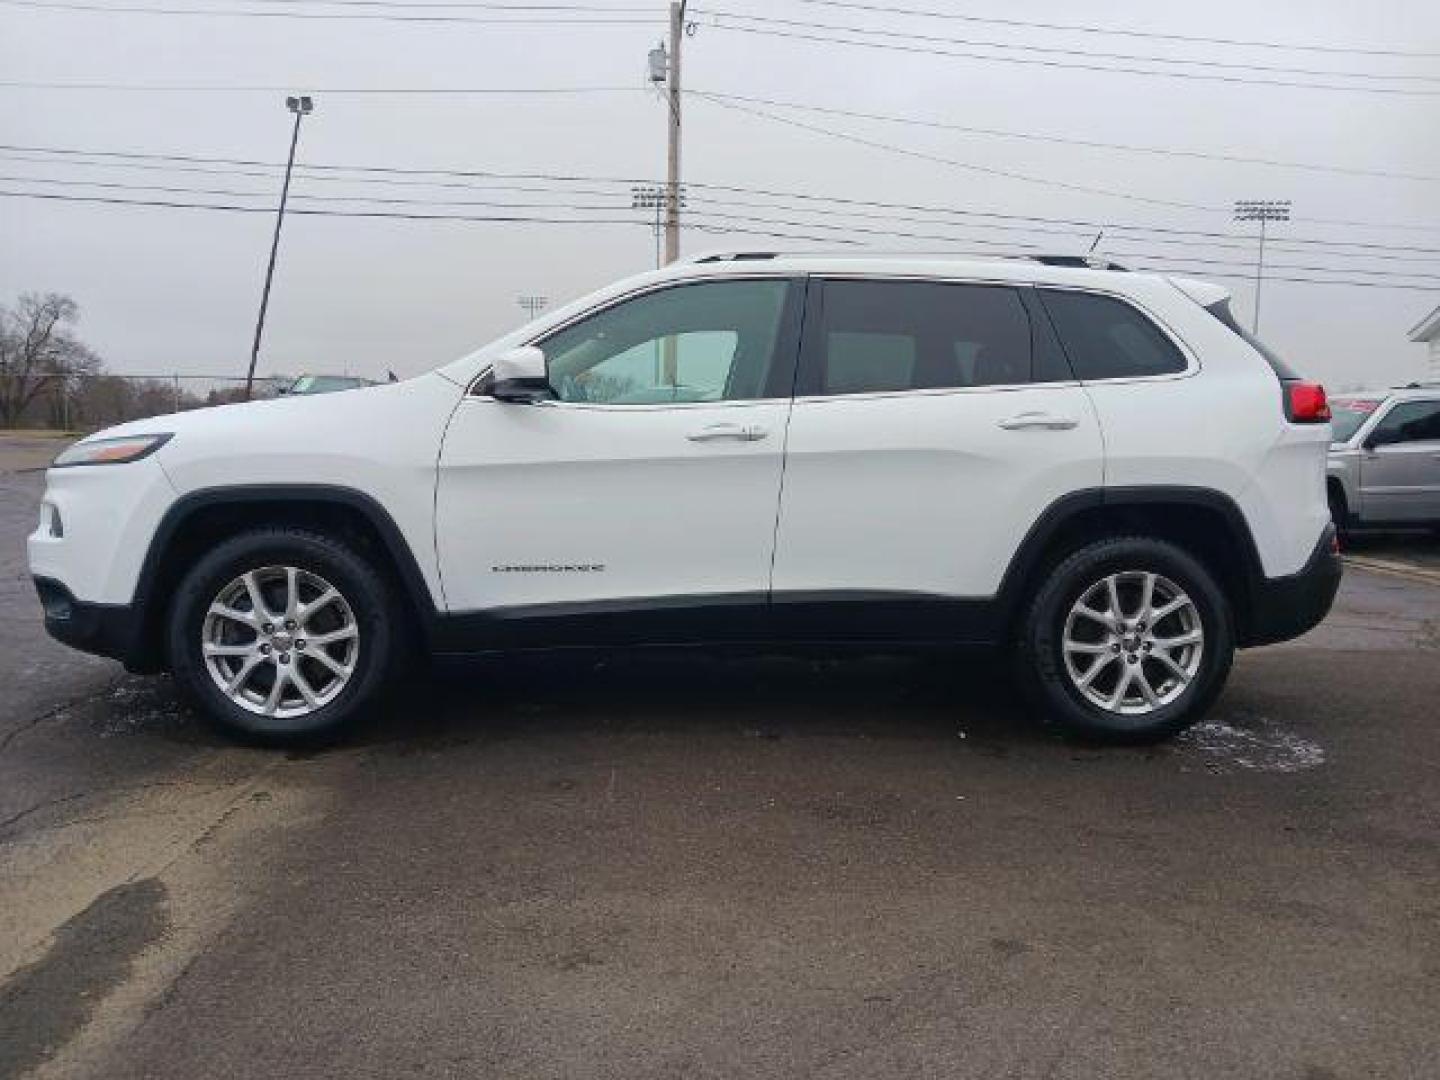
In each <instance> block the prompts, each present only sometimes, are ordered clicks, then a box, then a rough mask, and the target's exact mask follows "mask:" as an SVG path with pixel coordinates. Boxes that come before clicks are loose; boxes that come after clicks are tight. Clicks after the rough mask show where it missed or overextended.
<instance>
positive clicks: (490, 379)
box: [481, 345, 555, 405]
mask: <svg viewBox="0 0 1440 1080" xmlns="http://www.w3.org/2000/svg"><path fill="white" fill-rule="evenodd" d="M481 392H482V393H485V394H488V395H490V396H491V397H493V398H494V399H495V400H496V401H510V402H517V403H520V404H525V405H533V404H534V403H535V402H537V401H552V400H554V398H555V391H554V390H553V389H552V388H551V386H550V380H549V379H548V378H547V377H546V375H545V354H544V353H543V352H541V351H540V350H539V349H537V348H536V347H535V346H534V345H521V346H520V347H519V348H515V349H511V350H510V351H509V352H507V353H505V354H504V355H502V356H500V357H499V358H498V359H497V360H496V361H495V363H494V364H493V365H492V366H491V368H490V374H489V375H488V376H487V377H486V379H485V384H484V385H483V386H482V387H481Z"/></svg>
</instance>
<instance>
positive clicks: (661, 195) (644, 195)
mask: <svg viewBox="0 0 1440 1080" xmlns="http://www.w3.org/2000/svg"><path fill="white" fill-rule="evenodd" d="M676 201H677V202H678V203H679V206H680V208H681V209H682V210H683V209H684V208H685V188H684V187H683V186H681V188H680V189H679V192H678V193H677V195H676ZM666 203H667V196H666V188H665V186H664V185H662V184H636V185H635V186H634V187H632V188H631V189H630V209H631V210H654V211H655V225H654V229H655V268H656V269H657V270H658V269H660V267H662V266H664V265H665V264H664V260H663V257H662V256H661V254H660V237H661V233H662V232H663V226H662V224H661V221H660V211H661V210H663V209H664V208H665V206H666Z"/></svg>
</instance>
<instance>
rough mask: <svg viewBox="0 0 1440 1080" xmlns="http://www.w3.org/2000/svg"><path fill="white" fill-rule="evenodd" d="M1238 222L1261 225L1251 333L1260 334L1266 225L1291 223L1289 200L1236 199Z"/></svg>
mask: <svg viewBox="0 0 1440 1080" xmlns="http://www.w3.org/2000/svg"><path fill="white" fill-rule="evenodd" d="M1235 220H1236V221H1258V222H1259V223H1260V252H1259V255H1258V256H1257V258H1256V260H1255V318H1254V320H1253V321H1252V323H1251V331H1252V332H1253V333H1255V334H1259V333H1260V282H1261V279H1262V278H1263V277H1264V275H1265V223H1266V222H1267V221H1289V220H1290V200H1289V199H1236V200H1235Z"/></svg>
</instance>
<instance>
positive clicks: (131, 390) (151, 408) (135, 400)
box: [0, 372, 293, 431]
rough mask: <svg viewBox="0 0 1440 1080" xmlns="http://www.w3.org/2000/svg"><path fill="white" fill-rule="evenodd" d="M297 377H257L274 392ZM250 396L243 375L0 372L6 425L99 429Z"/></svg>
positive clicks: (263, 393) (0, 412) (261, 387)
mask: <svg viewBox="0 0 1440 1080" xmlns="http://www.w3.org/2000/svg"><path fill="white" fill-rule="evenodd" d="M292 381H293V378H292V377H291V376H279V375H274V376H267V377H264V378H257V379H256V380H255V386H254V390H253V392H252V394H251V396H252V397H256V398H261V397H274V396H275V395H276V394H277V393H278V392H279V391H280V389H281V388H282V387H285V386H288V385H289V384H290V383H291V382H292ZM244 398H245V380H244V379H243V378H236V377H228V376H221V375H182V374H178V373H177V374H169V375H166V374H156V375H110V374H102V375H14V374H6V373H4V372H0V429H7V428H8V429H25V430H54V431H95V430H97V429H99V428H103V427H109V426H110V425H112V424H121V423H124V422H125V421H127V420H142V419H144V418H146V417H149V416H160V415H162V414H164V413H173V412H184V411H185V410H187V409H200V408H204V407H205V406H207V405H224V404H226V403H228V402H232V401H243V400H244Z"/></svg>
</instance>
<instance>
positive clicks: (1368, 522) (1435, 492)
mask: <svg viewBox="0 0 1440 1080" xmlns="http://www.w3.org/2000/svg"><path fill="white" fill-rule="evenodd" d="M1330 407H1331V411H1332V414H1333V415H1332V420H1331V425H1332V428H1333V438H1332V442H1331V444H1330V465H1329V475H1328V477H1327V482H1326V483H1327V488H1328V492H1329V496H1330V515H1331V517H1333V518H1334V519H1335V525H1336V527H1337V528H1338V529H1340V530H1341V531H1342V532H1344V531H1346V530H1349V529H1360V528H1377V529H1386V528H1411V527H1416V526H1420V527H1428V528H1433V529H1437V530H1440V383H1411V384H1410V385H1408V386H1404V387H1397V388H1395V389H1391V390H1378V391H1375V392H1374V393H1356V394H1343V395H1338V396H1336V397H1333V398H1331V399H1330Z"/></svg>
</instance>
